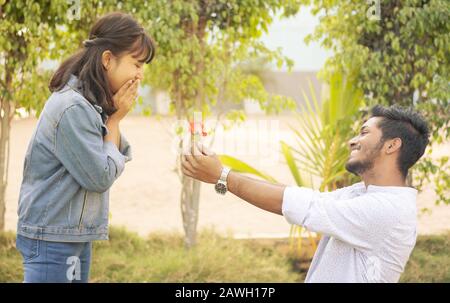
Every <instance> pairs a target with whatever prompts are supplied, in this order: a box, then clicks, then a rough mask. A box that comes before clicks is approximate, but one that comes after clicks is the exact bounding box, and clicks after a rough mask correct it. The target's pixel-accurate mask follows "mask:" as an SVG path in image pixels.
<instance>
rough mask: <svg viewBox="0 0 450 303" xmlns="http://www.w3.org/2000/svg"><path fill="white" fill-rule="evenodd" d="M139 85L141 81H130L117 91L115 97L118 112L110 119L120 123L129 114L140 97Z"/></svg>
mask: <svg viewBox="0 0 450 303" xmlns="http://www.w3.org/2000/svg"><path fill="white" fill-rule="evenodd" d="M139 83H140V80H129V81H128V82H126V83H125V84H124V85H122V87H121V88H120V89H119V90H118V91H117V93H116V94H115V95H114V97H113V102H114V106H115V107H116V108H117V111H116V112H115V113H114V114H112V115H111V116H110V117H109V119H112V120H115V121H117V122H119V121H120V120H122V119H123V118H124V117H125V116H126V115H127V114H128V112H129V111H130V109H131V107H132V106H133V103H134V100H136V97H137V95H138V87H139Z"/></svg>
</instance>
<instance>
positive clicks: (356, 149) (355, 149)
mask: <svg viewBox="0 0 450 303" xmlns="http://www.w3.org/2000/svg"><path fill="white" fill-rule="evenodd" d="M360 149H361V147H358V148H353V149H352V150H351V152H350V156H351V155H353V154H355V153H356V152H358V151H359V150H360Z"/></svg>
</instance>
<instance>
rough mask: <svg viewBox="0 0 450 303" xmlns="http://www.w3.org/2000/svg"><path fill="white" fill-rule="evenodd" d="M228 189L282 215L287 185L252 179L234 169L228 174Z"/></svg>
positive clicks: (244, 198)
mask: <svg viewBox="0 0 450 303" xmlns="http://www.w3.org/2000/svg"><path fill="white" fill-rule="evenodd" d="M227 187H228V190H229V191H230V192H231V193H233V194H235V195H236V196H238V197H239V198H241V199H243V200H245V201H247V202H248V203H251V204H253V205H255V206H257V207H259V208H262V209H264V210H267V211H270V212H273V213H276V214H279V215H281V214H282V212H281V207H282V204H283V193H284V189H285V188H286V186H285V185H279V184H272V183H268V182H265V181H260V180H256V179H252V178H249V177H246V176H243V175H241V174H238V173H236V172H234V171H231V172H230V173H229V174H228V178H227Z"/></svg>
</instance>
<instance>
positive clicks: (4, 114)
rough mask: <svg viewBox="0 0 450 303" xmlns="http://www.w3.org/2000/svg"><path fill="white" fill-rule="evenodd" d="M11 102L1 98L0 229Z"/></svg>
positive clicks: (6, 169) (4, 197)
mask: <svg viewBox="0 0 450 303" xmlns="http://www.w3.org/2000/svg"><path fill="white" fill-rule="evenodd" d="M10 117H11V104H10V102H9V101H8V100H2V102H1V112H0V125H1V129H0V230H4V229H5V212H6V186H7V184H8V164H9V135H10V134H9V133H10V129H11V119H10Z"/></svg>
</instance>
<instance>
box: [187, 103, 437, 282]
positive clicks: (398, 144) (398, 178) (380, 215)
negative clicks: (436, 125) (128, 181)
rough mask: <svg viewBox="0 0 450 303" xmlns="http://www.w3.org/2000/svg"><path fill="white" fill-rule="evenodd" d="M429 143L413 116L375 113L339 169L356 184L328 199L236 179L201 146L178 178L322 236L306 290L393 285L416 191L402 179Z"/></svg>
mask: <svg viewBox="0 0 450 303" xmlns="http://www.w3.org/2000/svg"><path fill="white" fill-rule="evenodd" d="M428 135H429V131H428V127H427V124H426V122H425V121H424V120H423V118H422V117H421V116H420V115H419V114H418V113H415V112H413V111H412V110H410V109H403V108H400V107H396V106H393V107H389V108H384V107H381V106H375V107H374V108H373V109H372V114H371V117H370V118H369V119H368V120H367V121H366V122H365V123H364V124H363V126H362V127H361V130H360V133H359V134H358V135H357V136H356V137H354V138H353V139H351V140H350V141H349V146H350V150H351V153H350V157H349V159H348V162H347V164H346V169H347V170H348V171H349V172H351V173H354V174H356V175H358V176H360V177H361V179H362V182H360V183H356V184H353V185H352V186H348V187H345V188H341V189H338V190H335V191H333V192H318V191H314V190H312V189H309V188H303V187H296V186H285V185H278V184H271V183H267V182H264V181H259V180H256V179H252V178H249V177H246V176H243V175H240V174H238V173H236V172H234V171H230V170H229V169H227V168H224V167H223V166H222V164H221V163H220V161H219V159H218V158H217V156H216V155H215V154H214V153H213V152H211V151H209V150H207V149H206V148H205V147H203V146H198V147H194V148H193V155H192V154H188V155H184V156H183V173H184V174H186V175H187V176H190V177H192V178H195V179H198V180H200V181H203V182H206V183H215V184H216V191H217V192H218V193H221V194H224V193H225V192H226V191H230V192H232V193H233V194H235V195H236V196H238V197H239V198H241V199H243V200H245V201H247V202H249V203H251V204H253V205H255V206H257V207H259V208H262V209H264V210H267V211H270V212H273V213H276V214H279V215H283V216H284V217H285V218H286V220H287V221H288V222H289V223H291V224H297V225H302V226H305V227H306V228H308V229H309V230H311V231H315V232H318V233H320V234H322V235H323V236H322V239H321V241H320V244H319V247H318V248H317V251H316V253H315V255H314V258H313V261H312V263H311V266H310V268H309V271H308V274H307V277H306V282H398V280H399V278H400V275H401V273H402V272H403V270H404V267H405V264H406V262H407V261H408V258H409V255H410V253H411V251H412V250H413V248H414V245H415V242H416V225H417V224H416V223H417V221H416V198H417V190H416V189H414V188H411V187H408V186H407V185H406V176H407V174H408V169H409V168H410V167H411V166H412V165H413V164H414V163H416V162H417V160H419V158H420V157H421V156H422V155H423V153H424V151H425V148H426V146H427V144H428Z"/></svg>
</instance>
